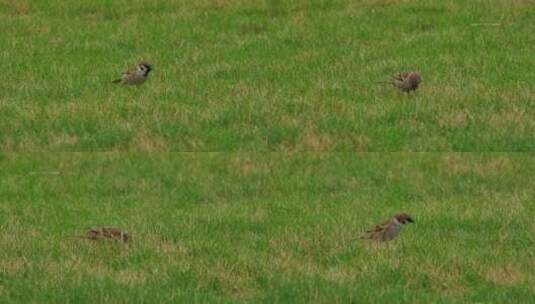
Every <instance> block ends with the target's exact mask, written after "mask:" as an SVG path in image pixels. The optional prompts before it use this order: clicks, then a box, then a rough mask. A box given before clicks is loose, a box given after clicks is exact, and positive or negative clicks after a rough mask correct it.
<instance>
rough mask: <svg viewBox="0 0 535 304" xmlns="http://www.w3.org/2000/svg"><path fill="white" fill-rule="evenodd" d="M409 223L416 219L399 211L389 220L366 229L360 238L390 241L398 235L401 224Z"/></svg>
mask: <svg viewBox="0 0 535 304" xmlns="http://www.w3.org/2000/svg"><path fill="white" fill-rule="evenodd" d="M407 223H414V221H413V220H412V219H411V217H410V216H409V215H408V214H407V213H397V214H395V215H394V216H393V217H392V218H391V219H389V220H388V221H386V222H384V223H382V224H379V225H376V226H375V227H374V228H373V229H371V230H368V231H366V233H364V235H363V236H361V237H360V239H363V240H375V241H381V242H385V241H390V240H392V239H394V238H395V237H397V236H398V234H399V231H400V230H401V226H402V225H404V224H407Z"/></svg>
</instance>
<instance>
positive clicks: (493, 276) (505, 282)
mask: <svg viewBox="0 0 535 304" xmlns="http://www.w3.org/2000/svg"><path fill="white" fill-rule="evenodd" d="M482 276H483V277H484V278H485V279H487V280H488V281H490V282H492V283H494V284H496V285H500V286H512V285H515V284H518V283H520V282H522V281H523V280H524V275H523V274H522V272H520V271H519V270H518V269H517V268H516V267H514V266H513V265H511V264H508V265H504V266H497V267H492V268H490V269H487V270H485V271H483V273H482Z"/></svg>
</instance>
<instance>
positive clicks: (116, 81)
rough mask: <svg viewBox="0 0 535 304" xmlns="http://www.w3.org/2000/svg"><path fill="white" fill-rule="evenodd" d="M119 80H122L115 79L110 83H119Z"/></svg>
mask: <svg viewBox="0 0 535 304" xmlns="http://www.w3.org/2000/svg"><path fill="white" fill-rule="evenodd" d="M121 80H122V79H121V78H119V79H115V80H114V81H112V83H119V82H121Z"/></svg>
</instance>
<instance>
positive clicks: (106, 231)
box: [69, 227, 130, 243]
mask: <svg viewBox="0 0 535 304" xmlns="http://www.w3.org/2000/svg"><path fill="white" fill-rule="evenodd" d="M69 237H75V238H81V239H89V240H94V241H101V240H115V241H121V242H125V243H126V242H128V241H129V240H130V236H129V235H128V233H126V232H124V231H122V230H120V229H118V228H113V227H93V228H89V229H88V230H87V232H86V233H85V235H73V236H69Z"/></svg>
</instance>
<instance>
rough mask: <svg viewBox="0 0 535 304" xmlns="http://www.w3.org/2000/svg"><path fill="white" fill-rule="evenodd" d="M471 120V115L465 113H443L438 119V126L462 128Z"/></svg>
mask: <svg viewBox="0 0 535 304" xmlns="http://www.w3.org/2000/svg"><path fill="white" fill-rule="evenodd" d="M471 120H472V115H470V114H469V113H468V112H466V111H460V112H454V113H444V114H442V116H441V117H440V118H439V119H438V125H439V126H440V127H441V128H449V129H455V128H464V127H466V125H468V123H470V121H471Z"/></svg>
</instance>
